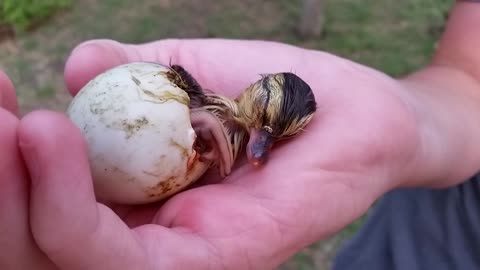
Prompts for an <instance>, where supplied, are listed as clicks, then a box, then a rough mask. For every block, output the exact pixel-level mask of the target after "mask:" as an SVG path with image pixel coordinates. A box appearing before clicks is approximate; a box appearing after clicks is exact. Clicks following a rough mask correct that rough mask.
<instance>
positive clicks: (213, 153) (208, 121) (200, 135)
mask: <svg viewBox="0 0 480 270" xmlns="http://www.w3.org/2000/svg"><path fill="white" fill-rule="evenodd" d="M190 118H191V122H192V127H193V129H194V130H195V133H196V134H197V141H196V151H198V152H199V153H200V155H201V157H200V158H201V160H203V161H209V160H210V161H214V162H217V164H218V166H219V172H220V175H221V176H222V177H225V176H227V175H229V174H230V172H231V169H232V166H233V152H232V145H231V144H230V142H229V139H228V138H229V136H228V134H227V132H226V130H225V128H224V127H223V125H222V123H221V122H220V121H219V119H218V118H217V117H216V116H215V115H214V114H213V113H211V112H209V111H207V110H204V109H201V108H198V109H192V110H191V113H190Z"/></svg>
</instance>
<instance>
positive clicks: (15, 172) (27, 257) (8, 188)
mask: <svg viewBox="0 0 480 270" xmlns="http://www.w3.org/2000/svg"><path fill="white" fill-rule="evenodd" d="M16 113H17V100H16V96H15V90H14V88H13V85H12V82H11V81H10V80H9V79H8V77H7V76H6V75H5V73H3V72H2V71H0V247H1V251H2V252H0V269H5V270H14V269H39V270H41V269H55V267H54V265H53V264H52V263H51V262H50V261H49V260H48V258H47V257H46V256H45V254H43V253H42V251H41V250H40V249H39V248H38V247H37V245H36V244H35V241H34V239H33V237H32V234H31V232H30V226H29V222H28V220H29V216H28V207H29V205H28V194H29V190H28V189H29V180H28V173H27V171H26V168H25V166H24V163H23V160H22V157H21V154H20V151H19V149H18V145H17V127H18V124H19V122H20V121H19V119H18V118H17V116H16Z"/></svg>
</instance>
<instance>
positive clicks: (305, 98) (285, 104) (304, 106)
mask: <svg viewBox="0 0 480 270" xmlns="http://www.w3.org/2000/svg"><path fill="white" fill-rule="evenodd" d="M283 77H284V80H285V81H284V84H283V100H282V105H281V112H280V115H279V118H278V123H276V130H274V135H276V136H280V135H281V134H282V133H283V131H284V130H285V128H286V127H287V126H288V125H289V123H290V122H291V121H292V120H293V119H302V118H304V117H307V116H309V115H311V114H313V113H315V111H316V109H317V103H316V101H315V96H314V94H313V91H312V89H311V88H310V86H309V85H308V84H307V83H306V82H305V81H304V80H302V79H301V78H300V77H298V76H297V75H295V74H293V73H289V72H286V73H283Z"/></svg>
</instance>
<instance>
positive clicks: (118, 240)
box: [18, 111, 147, 269]
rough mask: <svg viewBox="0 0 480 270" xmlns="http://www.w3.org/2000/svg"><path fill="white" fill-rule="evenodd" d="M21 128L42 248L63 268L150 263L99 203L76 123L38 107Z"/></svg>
mask: <svg viewBox="0 0 480 270" xmlns="http://www.w3.org/2000/svg"><path fill="white" fill-rule="evenodd" d="M18 133H19V144H20V146H21V151H22V154H23V156H24V159H25V161H26V164H27V167H28V169H29V171H30V174H31V180H32V185H31V227H32V232H33V235H34V237H35V239H36V241H37V243H38V245H39V246H40V248H41V249H42V250H43V251H44V252H45V253H46V254H47V255H48V256H49V257H50V258H51V259H52V260H53V261H54V262H55V263H56V264H57V265H59V267H60V268H61V269H99V268H101V269H147V267H146V266H145V263H146V260H145V259H144V258H143V256H144V254H143V251H142V248H141V247H140V245H139V244H138V242H137V241H136V239H135V237H134V236H133V234H132V233H131V231H130V230H129V228H128V227H127V226H126V225H125V224H124V223H123V222H122V221H121V220H120V219H119V218H118V217H117V216H116V215H115V214H114V213H113V212H112V211H110V209H108V208H106V207H104V206H102V205H100V204H97V203H96V201H95V197H94V192H93V185H92V181H91V178H90V171H89V163H88V158H87V153H86V146H85V144H84V142H83V140H82V137H81V135H80V133H79V132H78V130H77V129H76V128H75V127H74V126H73V124H71V123H70V122H69V121H68V119H66V118H65V117H64V116H62V115H60V114H56V113H52V112H42V111H40V112H34V113H31V114H29V115H27V116H26V117H25V118H24V119H22V121H21V123H20V126H19V131H18ZM119 254H123V255H124V256H118V255H119Z"/></svg>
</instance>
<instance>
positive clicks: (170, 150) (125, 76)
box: [67, 62, 208, 204]
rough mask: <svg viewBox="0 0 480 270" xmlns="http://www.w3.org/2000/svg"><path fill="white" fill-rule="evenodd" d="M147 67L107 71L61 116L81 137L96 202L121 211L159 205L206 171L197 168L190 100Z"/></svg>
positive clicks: (156, 68) (161, 70) (158, 68)
mask: <svg viewBox="0 0 480 270" xmlns="http://www.w3.org/2000/svg"><path fill="white" fill-rule="evenodd" d="M168 70H169V69H168V68H167V67H165V66H162V65H159V64H154V63H139V62H137V63H130V64H126V65H121V66H117V67H114V68H112V69H110V70H108V71H106V72H104V73H102V74H100V75H98V76H97V77H96V78H94V79H93V80H92V81H90V82H89V83H88V84H87V85H86V86H85V87H84V88H83V89H82V90H81V91H80V92H79V93H78V94H77V95H76V96H75V97H74V99H73V100H72V102H71V103H70V106H69V108H68V110H67V115H68V116H69V118H70V119H71V120H72V121H73V123H74V124H75V125H76V126H77V127H78V128H79V129H80V131H81V132H82V133H83V135H84V137H85V140H86V142H87V145H88V153H89V160H90V165H91V171H92V177H93V182H94V188H95V193H96V196H97V197H98V198H99V199H100V200H102V201H107V202H113V203H120V204H142V203H149V202H154V201H158V200H161V199H164V198H166V197H168V196H170V195H172V194H174V193H177V192H179V191H180V190H182V189H184V188H185V187H187V186H188V185H189V184H191V183H193V182H194V181H195V180H197V179H198V178H199V177H200V176H201V175H202V174H203V173H205V171H206V170H207V168H208V164H205V163H202V162H200V160H199V155H198V154H197V153H196V152H195V151H194V149H193V144H194V141H195V139H196V135H195V132H194V130H193V128H192V125H191V121H190V113H189V107H188V104H189V98H188V95H187V93H186V92H185V91H183V90H182V89H180V88H178V87H177V86H176V85H175V84H173V83H172V82H171V81H170V80H168V79H167V77H166V76H165V74H166V72H167V71H168Z"/></svg>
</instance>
